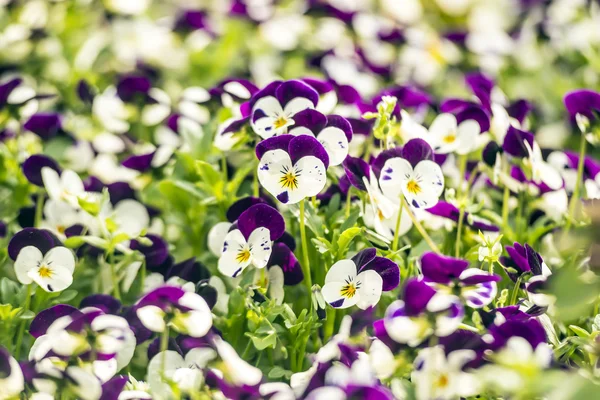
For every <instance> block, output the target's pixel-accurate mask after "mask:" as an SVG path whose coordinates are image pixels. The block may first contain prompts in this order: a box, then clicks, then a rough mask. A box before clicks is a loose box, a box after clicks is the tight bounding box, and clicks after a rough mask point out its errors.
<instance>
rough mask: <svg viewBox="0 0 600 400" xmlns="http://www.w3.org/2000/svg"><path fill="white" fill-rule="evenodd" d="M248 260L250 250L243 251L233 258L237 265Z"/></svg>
mask: <svg viewBox="0 0 600 400" xmlns="http://www.w3.org/2000/svg"><path fill="white" fill-rule="evenodd" d="M249 259H250V250H248V249H243V250H242V251H240V252H239V253H238V254H237V256H236V257H235V260H236V261H237V262H239V263H244V262H246V261H248V260H249Z"/></svg>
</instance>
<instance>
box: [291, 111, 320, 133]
mask: <svg viewBox="0 0 600 400" xmlns="http://www.w3.org/2000/svg"><path fill="white" fill-rule="evenodd" d="M293 119H294V125H292V126H291V127H290V131H293V130H294V129H295V128H298V127H304V128H308V129H309V130H310V131H311V132H312V133H313V134H315V135H316V134H318V133H319V132H321V130H323V128H325V125H326V124H327V117H326V116H325V115H323V114H321V113H320V112H318V111H317V110H313V109H312V108H307V109H306V110H302V111H300V112H299V113H297V114H296V115H294V117H293Z"/></svg>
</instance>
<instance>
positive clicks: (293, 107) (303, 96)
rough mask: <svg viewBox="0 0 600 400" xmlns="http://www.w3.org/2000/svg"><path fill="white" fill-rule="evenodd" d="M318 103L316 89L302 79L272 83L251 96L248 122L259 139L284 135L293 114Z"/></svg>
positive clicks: (292, 120) (292, 119)
mask: <svg viewBox="0 0 600 400" xmlns="http://www.w3.org/2000/svg"><path fill="white" fill-rule="evenodd" d="M318 102H319V94H318V93H317V91H316V90H315V89H313V88H312V87H311V86H309V85H307V84H306V83H304V82H302V81H298V80H291V81H285V82H281V81H275V82H272V83H270V84H269V85H267V86H266V87H265V88H263V89H261V90H260V91H258V92H257V93H255V94H254V96H252V99H251V100H250V106H251V109H252V113H251V116H250V125H251V126H252V129H253V130H254V132H256V134H257V135H259V136H260V137H262V138H263V139H268V138H270V137H273V136H277V135H282V134H285V133H287V132H288V129H289V127H290V126H292V125H294V123H295V122H294V117H295V115H296V114H297V113H299V112H300V111H302V110H306V109H307V108H315V107H316V106H317V103H318Z"/></svg>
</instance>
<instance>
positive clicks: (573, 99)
mask: <svg viewBox="0 0 600 400" xmlns="http://www.w3.org/2000/svg"><path fill="white" fill-rule="evenodd" d="M564 103H565V107H566V109H567V111H568V112H569V116H570V117H571V120H572V121H575V122H577V126H578V127H579V129H580V130H581V132H582V133H583V134H585V138H586V139H587V140H588V141H589V142H590V143H592V144H597V143H598V141H599V140H600V132H599V129H598V122H599V119H600V93H598V92H595V91H593V90H589V89H579V90H574V91H572V92H569V93H567V94H566V95H565V97H564Z"/></svg>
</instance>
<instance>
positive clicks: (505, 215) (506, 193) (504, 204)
mask: <svg viewBox="0 0 600 400" xmlns="http://www.w3.org/2000/svg"><path fill="white" fill-rule="evenodd" d="M503 161H504V167H503V169H504V173H505V174H507V175H508V168H509V165H508V159H507V158H506V156H505V157H504V160H503ZM509 202H510V189H509V188H508V185H506V184H505V185H504V195H503V196H502V227H503V228H505V229H506V228H508V205H509V204H508V203H509Z"/></svg>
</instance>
